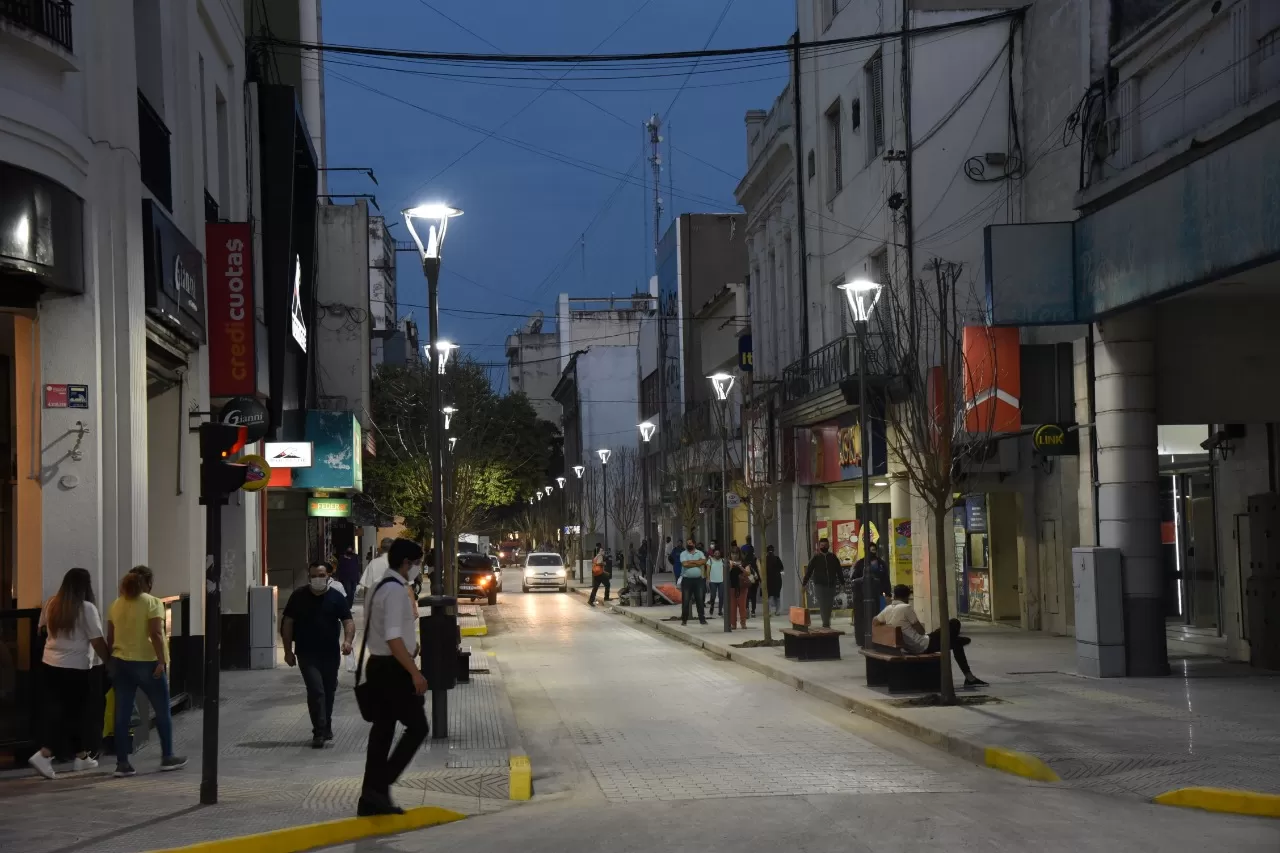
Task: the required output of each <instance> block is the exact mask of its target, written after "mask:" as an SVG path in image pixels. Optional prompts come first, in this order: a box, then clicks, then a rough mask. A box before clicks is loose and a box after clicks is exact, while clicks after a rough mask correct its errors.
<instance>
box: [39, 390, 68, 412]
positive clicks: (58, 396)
mask: <svg viewBox="0 0 1280 853" xmlns="http://www.w3.org/2000/svg"><path fill="white" fill-rule="evenodd" d="M67 400H68V392H67V386H66V385H46V386H44V407H45V408H46V409H65V408H67Z"/></svg>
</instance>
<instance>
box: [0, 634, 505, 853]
mask: <svg viewBox="0 0 1280 853" xmlns="http://www.w3.org/2000/svg"><path fill="white" fill-rule="evenodd" d="M476 640H478V638H471V639H469V640H467V641H464V643H466V644H470V645H471V646H472V652H473V656H479V657H484V656H485V654H486V653H485V651H484V650H483V649H482V648H480V644H479V643H478V642H476ZM478 663H479V664H480V666H484V665H485V662H478ZM487 663H488V665H489V670H490V671H489V672H487V673H474V674H473V675H472V677H471V683H470V684H459V685H458V686H457V687H456V688H455V689H454V690H452V691H450V693H449V737H448V738H447V739H446V740H444V741H434V740H428V741H427V743H426V744H425V745H424V746H423V748H422V750H421V751H420V752H419V753H418V756H417V758H416V759H415V761H414V763H413V764H411V765H410V767H409V770H408V771H407V772H406V773H405V775H404V776H403V777H401V779H400V782H399V784H398V785H397V786H396V789H395V790H394V791H393V796H394V798H395V799H396V801H397V802H398V803H399V804H400V805H401V806H404V807H406V808H408V807H411V806H421V805H432V806H439V807H442V808H447V809H451V810H454V811H458V812H462V813H464V814H469V815H470V814H480V813H488V812H493V811H498V810H501V809H504V808H507V807H508V806H509V805H511V801H510V800H509V799H508V768H509V759H510V753H511V752H512V751H513V750H519V732H518V730H516V729H515V721H514V716H513V714H512V713H511V710H510V704H509V701H508V700H507V697H506V692H505V690H504V688H503V685H502V679H501V674H500V672H499V670H498V667H497V666H496V665H495V662H494V661H493V659H492V658H487ZM473 668H474V667H473ZM354 678H355V676H354V675H353V674H352V673H348V672H345V671H343V672H341V673H340V675H339V689H338V696H337V701H336V703H335V706H334V726H333V730H334V735H335V736H336V737H335V740H334V742H333V743H332V744H330V746H329V747H327V748H326V749H323V750H313V749H311V748H310V746H309V744H310V739H311V723H310V719H309V717H308V716H307V706H306V694H305V692H304V690H303V685H302V678H301V676H299V675H298V672H297V670H296V669H290V668H288V667H286V666H284V664H283V662H281V663H280V664H278V665H277V667H276V668H275V669H274V670H258V671H247V672H246V671H239V672H224V673H222V697H223V698H222V710H221V715H220V724H221V725H220V732H221V744H220V749H219V752H218V764H219V803H218V804H217V805H214V806H201V805H200V804H199V803H200V795H199V790H200V774H201V739H202V725H203V716H202V714H201V713H200V712H199V711H192V712H187V713H184V714H179V715H178V716H177V717H175V718H174V729H175V731H174V740H175V750H176V751H177V752H178V753H180V754H185V755H187V756H188V758H189V759H190V763H189V764H188V765H187V766H186V768H184V769H183V770H180V771H178V772H174V773H164V774H161V773H159V772H158V769H157V767H158V764H159V760H160V750H159V745H158V738H156V737H155V734H154V732H153V733H152V737H151V739H150V741H149V742H148V743H147V744H146V745H145V746H144V747H143V748H142V749H141V750H139V751H138V752H137V753H136V754H135V756H134V765H135V766H136V767H137V768H138V775H137V776H136V777H134V778H132V779H114V778H112V777H111V776H110V773H111V771H112V770H113V769H114V766H115V764H114V759H113V757H110V756H108V757H105V758H104V759H103V760H102V763H101V766H100V767H99V768H98V769H97V770H95V771H87V772H84V773H65V774H63V773H59V778H58V779H55V780H52V781H50V780H46V779H41V778H38V777H36V776H35V775H34V772H33V771H9V772H5V773H0V804H2V807H0V837H3V838H4V839H5V843H4V846H5V849H9V850H21V851H23V853H55V851H57V853H61V851H73V850H85V851H92V852H93V853H114V851H140V850H151V849H155V848H165V847H174V846H179V845H186V844H194V843H197V842H200V841H208V840H214V839H220V838H228V837H234V836H241V835H247V834H251V833H258V832H266V831H269V830H273V829H281V828H285V827H291V826H297V825H303V824H310V823H318V822H321V821H328V820H334V819H336V818H345V817H354V816H355V810H356V800H357V799H358V798H359V794H360V783H361V777H362V775H363V772H364V754H365V744H366V742H367V737H368V731H369V724H368V723H366V722H365V721H364V720H362V719H361V718H360V714H359V710H358V709H357V708H356V703H355V698H354V695H353V694H352V692H351V686H352V684H353V683H354ZM427 704H428V708H427V715H428V719H430V713H431V711H430V701H429V700H428V703H427ZM67 767H68V769H69V767H70V765H67ZM246 849H249V848H246Z"/></svg>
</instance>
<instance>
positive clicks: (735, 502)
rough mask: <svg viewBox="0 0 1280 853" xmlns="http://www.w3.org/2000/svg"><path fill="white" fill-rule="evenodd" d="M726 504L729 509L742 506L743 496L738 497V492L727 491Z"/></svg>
mask: <svg viewBox="0 0 1280 853" xmlns="http://www.w3.org/2000/svg"><path fill="white" fill-rule="evenodd" d="M724 505H725V506H727V507H728V508H729V509H736V508H737V507H739V506H742V498H740V497H738V493H737V492H725V493H724Z"/></svg>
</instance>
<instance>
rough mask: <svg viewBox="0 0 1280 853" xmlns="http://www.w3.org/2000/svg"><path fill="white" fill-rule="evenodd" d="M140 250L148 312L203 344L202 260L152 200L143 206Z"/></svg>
mask: <svg viewBox="0 0 1280 853" xmlns="http://www.w3.org/2000/svg"><path fill="white" fill-rule="evenodd" d="M142 249H143V261H142V280H143V285H144V287H143V289H144V291H145V294H146V297H145V298H146V304H147V310H148V311H149V312H150V313H151V314H153V315H155V316H157V317H159V318H160V319H162V320H163V321H164V322H165V323H166V324H167V325H169V326H170V327H172V328H173V329H175V330H176V331H177V332H178V333H179V334H180V335H182V337H184V338H186V339H187V341H189V342H191V343H195V344H202V343H204V340H205V316H204V258H203V257H201V255H200V250H199V249H197V248H196V247H195V245H194V244H192V242H191V241H190V240H188V239H187V237H186V235H185V234H183V233H182V231H181V230H180V229H179V228H178V226H177V225H175V224H173V222H172V221H171V220H170V219H169V217H168V216H166V215H165V213H164V211H162V210H161V209H160V207H159V205H157V204H156V203H155V202H154V201H152V200H151V199H145V200H144V201H143V203H142Z"/></svg>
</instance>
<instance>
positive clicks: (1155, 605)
mask: <svg viewBox="0 0 1280 853" xmlns="http://www.w3.org/2000/svg"><path fill="white" fill-rule="evenodd" d="M1154 326H1155V322H1154V318H1153V315H1152V313H1151V311H1150V309H1137V310H1134V311H1129V312H1127V313H1125V314H1122V315H1120V316H1118V317H1115V318H1113V319H1109V320H1106V321H1104V322H1101V323H1098V324H1096V325H1095V327H1094V334H1095V339H1094V347H1093V351H1094V383H1093V392H1094V426H1095V430H1096V434H1097V444H1098V471H1097V477H1098V506H1097V513H1098V544H1099V545H1100V546H1101V547H1104V548H1117V549H1119V551H1120V553H1121V555H1122V565H1123V573H1124V618H1125V658H1126V663H1127V668H1128V674H1129V675H1131V676H1149V675H1167V674H1168V672H1169V660H1168V651H1167V649H1166V646H1165V628H1164V585H1163V577H1162V568H1161V563H1160V507H1159V498H1158V495H1159V492H1158V481H1157V471H1158V457H1157V453H1156V413H1155V393H1156V392H1155V347H1154V344H1153V338H1154Z"/></svg>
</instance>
